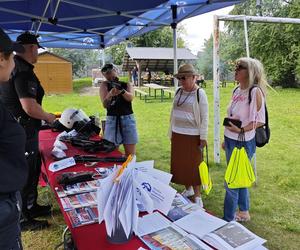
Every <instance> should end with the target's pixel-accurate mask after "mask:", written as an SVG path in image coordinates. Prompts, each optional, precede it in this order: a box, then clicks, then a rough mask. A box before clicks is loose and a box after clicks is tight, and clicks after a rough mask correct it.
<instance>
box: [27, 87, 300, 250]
mask: <svg viewBox="0 0 300 250" xmlns="http://www.w3.org/2000/svg"><path fill="white" fill-rule="evenodd" d="M231 91H232V85H230V84H229V86H228V87H227V88H221V89H220V96H221V119H223V117H224V116H225V113H226V111H225V110H226V105H227V103H228V101H229V99H230V95H231ZM206 92H207V95H208V99H209V103H210V123H209V163H210V169H211V175H212V178H213V190H212V191H211V193H210V195H209V196H208V197H205V196H204V197H203V200H204V204H205V207H206V208H207V209H208V210H209V211H211V212H212V213H213V214H215V215H217V216H222V210H223V198H224V188H223V177H224V173H225V156H224V153H223V152H222V155H221V164H220V165H215V164H214V163H213V131H214V130H213V121H214V119H213V91H212V86H211V84H210V83H209V84H208V87H207V88H206ZM44 107H45V109H46V110H48V111H52V112H54V111H63V110H64V109H65V108H67V107H78V108H82V109H83V110H84V111H85V112H86V113H87V114H89V115H92V114H99V115H100V117H104V116H105V112H104V109H103V108H102V105H100V103H99V97H98V96H81V95H79V94H70V95H60V96H55V95H54V96H47V97H46V98H45V101H44ZM133 108H134V111H135V115H136V119H137V126H138V133H139V144H138V145H137V158H138V160H139V161H142V160H149V159H154V160H155V166H156V168H159V169H162V170H164V171H169V165H170V164H169V162H170V142H169V139H168V137H167V132H168V127H169V113H170V109H171V102H170V101H166V102H163V103H161V102H160V101H152V102H151V103H145V102H144V101H143V100H139V98H136V99H135V100H134V103H133ZM268 109H269V116H270V118H269V120H270V127H271V141H270V143H269V144H268V145H267V146H265V147H264V148H261V149H258V150H257V170H258V185H257V186H255V187H253V188H252V189H251V209H250V211H251V216H252V220H251V222H249V223H247V224H245V225H246V227H247V228H249V229H250V230H251V231H253V232H254V233H256V234H258V235H259V236H261V237H263V238H265V239H267V240H268V242H267V247H268V248H269V249H280V250H281V249H299V246H300V237H299V235H300V185H299V184H300V170H299V168H300V163H299V162H300V156H299V152H300V129H299V126H300V125H299V124H300V90H295V89H285V90H283V89H280V90H278V94H274V93H273V92H269V95H268ZM222 133H223V128H221V135H222ZM175 187H176V188H177V189H179V190H182V187H180V186H177V185H175ZM42 192H43V195H49V193H50V191H47V190H46V191H44V190H43V191H42ZM51 197H52V196H51ZM54 202H55V201H54ZM54 207H55V209H54V212H55V215H54V216H53V218H48V220H49V222H50V223H51V224H52V225H51V227H50V228H49V229H47V230H44V231H41V232H35V233H29V232H27V233H24V234H23V242H24V245H25V249H53V248H54V246H55V245H57V244H58V243H59V242H60V240H61V233H62V232H63V228H64V223H63V219H62V216H61V215H60V213H59V211H58V208H57V205H55V206H54Z"/></svg>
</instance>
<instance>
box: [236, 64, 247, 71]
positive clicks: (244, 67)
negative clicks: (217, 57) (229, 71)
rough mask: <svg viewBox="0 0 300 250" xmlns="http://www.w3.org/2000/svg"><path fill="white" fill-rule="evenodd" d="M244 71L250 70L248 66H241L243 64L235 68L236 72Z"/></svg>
mask: <svg viewBox="0 0 300 250" xmlns="http://www.w3.org/2000/svg"><path fill="white" fill-rule="evenodd" d="M243 69H248V68H247V67H246V66H244V65H241V64H237V65H236V66H235V70H236V71H240V70H243Z"/></svg>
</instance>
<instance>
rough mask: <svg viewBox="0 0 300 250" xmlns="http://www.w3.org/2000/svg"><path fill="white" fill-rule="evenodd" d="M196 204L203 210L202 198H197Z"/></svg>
mask: <svg viewBox="0 0 300 250" xmlns="http://www.w3.org/2000/svg"><path fill="white" fill-rule="evenodd" d="M195 204H197V205H199V206H200V207H201V208H203V201H202V198H201V197H199V196H197V197H195Z"/></svg>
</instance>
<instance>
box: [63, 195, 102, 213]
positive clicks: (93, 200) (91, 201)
mask: <svg viewBox="0 0 300 250" xmlns="http://www.w3.org/2000/svg"><path fill="white" fill-rule="evenodd" d="M60 202H61V204H62V207H63V209H64V210H65V211H69V210H72V209H75V208H80V207H88V206H96V205H97V194H96V192H89V193H82V194H76V195H69V196H65V197H61V198H60Z"/></svg>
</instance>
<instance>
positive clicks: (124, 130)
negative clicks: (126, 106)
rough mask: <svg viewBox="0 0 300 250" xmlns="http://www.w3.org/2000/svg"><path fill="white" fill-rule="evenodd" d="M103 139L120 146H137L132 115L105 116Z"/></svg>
mask: <svg viewBox="0 0 300 250" xmlns="http://www.w3.org/2000/svg"><path fill="white" fill-rule="evenodd" d="M104 139H106V140H108V141H111V142H113V143H115V144H116V145H120V144H137V142H138V135H137V130H136V122H135V118H134V115H133V114H131V115H122V116H119V117H117V116H106V122H105V130H104Z"/></svg>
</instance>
